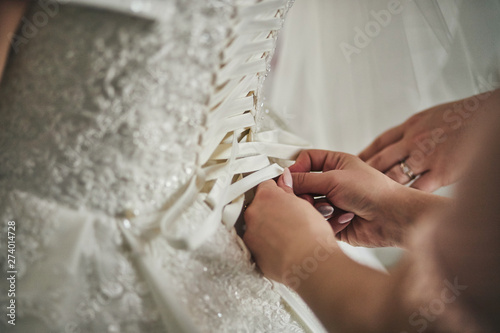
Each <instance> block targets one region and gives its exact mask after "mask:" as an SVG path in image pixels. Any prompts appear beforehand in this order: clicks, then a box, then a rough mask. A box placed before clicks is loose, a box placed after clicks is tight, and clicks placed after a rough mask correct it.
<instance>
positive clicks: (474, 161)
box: [244, 94, 500, 332]
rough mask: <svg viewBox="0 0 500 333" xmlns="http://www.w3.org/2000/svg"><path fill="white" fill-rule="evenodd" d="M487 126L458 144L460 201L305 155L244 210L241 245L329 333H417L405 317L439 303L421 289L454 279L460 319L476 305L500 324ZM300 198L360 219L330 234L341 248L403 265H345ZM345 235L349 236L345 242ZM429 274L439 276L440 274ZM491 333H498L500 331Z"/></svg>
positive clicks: (432, 324)
mask: <svg viewBox="0 0 500 333" xmlns="http://www.w3.org/2000/svg"><path fill="white" fill-rule="evenodd" d="M487 104H488V105H486V107H487V108H488V109H492V110H493V109H498V108H500V96H499V95H498V94H492V95H491V98H489V99H488V101H487ZM491 117H493V118H492V119H489V118H491ZM484 123H485V124H486V125H484V124H483V125H479V126H478V129H479V131H477V132H479V133H478V134H476V133H475V134H474V135H473V136H471V139H470V140H468V141H467V143H466V144H464V151H463V153H464V155H465V156H468V157H469V160H468V164H469V166H470V167H469V169H468V171H467V174H468V178H467V179H466V181H464V182H463V183H462V184H460V186H459V188H458V199H455V200H457V201H455V200H453V201H451V200H449V199H444V198H440V197H437V196H434V195H432V194H429V193H425V192H422V191H418V190H414V189H411V188H408V187H405V186H402V185H401V184H398V183H396V182H394V181H392V180H390V179H389V178H388V177H386V176H385V175H383V174H382V173H380V172H379V171H376V170H374V169H372V168H371V167H369V166H368V165H366V164H364V163H363V162H362V161H361V160H359V159H358V158H356V157H354V156H351V155H347V154H343V153H336V152H325V151H305V152H303V153H302V154H301V155H300V156H299V158H298V160H297V163H296V164H295V165H294V166H292V167H291V169H292V171H299V172H293V173H292V178H293V183H292V184H291V185H292V187H290V186H287V185H285V181H284V180H283V178H284V176H282V177H280V178H279V179H278V182H277V183H275V182H274V181H267V182H264V183H262V184H261V185H259V187H258V188H257V191H256V195H255V198H254V201H253V202H252V204H251V205H250V206H249V207H248V208H247V210H246V211H245V220H246V223H247V231H246V233H245V235H244V241H245V243H246V244H247V246H248V247H249V249H250V250H251V251H252V253H253V255H254V258H255V261H256V263H257V264H258V266H259V267H260V268H261V270H262V272H263V274H264V275H265V276H267V277H269V278H271V279H273V280H275V281H278V282H281V283H284V284H286V285H288V286H289V287H291V288H293V289H295V290H296V291H297V292H298V293H299V295H301V296H302V298H303V299H304V300H305V301H306V302H307V303H308V305H309V306H310V307H311V309H312V310H313V311H314V312H315V314H316V315H317V316H318V318H319V319H320V320H321V321H322V323H323V324H324V326H325V327H326V328H327V329H328V330H331V331H340V332H401V331H405V330H406V331H414V330H415V327H414V326H411V325H410V321H409V318H410V316H411V314H412V313H414V312H415V311H417V310H418V309H420V308H422V307H424V308H425V307H426V306H428V304H429V302H430V301H431V300H433V299H439V297H441V296H440V294H439V292H440V290H439V291H437V292H436V294H432V292H433V289H432V288H430V287H431V285H424V286H423V287H422V283H423V282H426V281H427V280H425V279H430V280H432V278H435V279H436V281H437V282H438V284H439V283H440V287H441V288H442V285H443V280H444V278H446V279H447V280H448V281H454V278H456V277H459V281H460V282H461V283H464V284H465V285H467V286H468V289H467V291H462V293H463V294H466V296H463V297H462V298H461V302H463V304H462V303H460V304H461V306H462V305H463V306H464V309H465V311H470V312H469V313H471V314H472V313H474V312H473V311H475V310H474V309H477V306H480V307H481V308H482V309H483V310H484V311H483V312H481V316H483V314H484V316H483V317H484V318H481V319H483V320H484V322H483V323H484V325H485V327H486V326H487V325H489V324H492V325H497V324H498V323H495V320H496V319H494V318H496V309H498V308H499V306H500V304H499V302H500V301H499V300H500V289H499V288H498V286H497V283H496V281H497V276H498V274H499V272H500V257H499V256H500V254H499V253H500V244H499V242H498V238H499V237H500V227H499V224H498V223H497V218H496V217H497V216H498V214H500V207H499V206H498V197H499V195H500V194H499V193H500V192H499V188H500V174H499V173H498V172H497V170H496V169H497V167H498V164H499V163H500V157H499V156H500V131H499V130H498V129H499V128H500V117H499V116H497V115H496V114H495V113H491V114H490V115H489V116H488V119H487V121H485V122H484ZM488 123H491V124H493V125H495V126H494V127H493V129H492V130H486V128H487V125H488ZM491 124H490V125H491ZM493 125H491V126H493ZM485 135H486V138H485V137H484V136H485ZM476 136H483V137H482V138H480V139H476ZM478 146H481V147H484V148H485V149H482V150H478V149H477V147H478ZM478 162H480V163H478ZM307 170H318V171H323V173H321V174H317V173H307V172H305V171H307ZM287 183H289V182H287ZM308 191H309V192H308ZM305 192H308V193H309V194H316V193H321V194H325V195H326V196H327V197H328V199H329V200H330V201H331V202H332V203H334V204H335V205H338V206H339V207H341V208H343V209H345V210H349V211H353V212H355V213H356V214H357V215H358V214H359V216H357V218H356V219H355V220H353V222H352V223H351V224H350V225H349V226H348V227H347V228H345V229H343V230H342V231H340V232H337V233H340V235H341V238H342V239H344V240H346V241H349V242H351V243H354V244H358V243H362V244H365V243H367V244H366V245H370V244H372V245H374V244H381V243H382V244H391V243H394V244H399V245H403V246H407V247H408V250H409V252H408V253H409V254H408V255H407V258H406V259H405V260H403V261H402V263H401V264H399V266H398V267H396V269H395V270H394V271H393V272H391V274H390V275H385V274H382V273H379V272H376V271H374V270H372V269H370V268H367V267H364V266H361V265H359V264H357V263H355V262H354V261H352V260H350V259H349V258H348V257H347V256H345V255H344V254H343V253H342V252H341V251H340V250H339V248H338V247H337V245H336V242H334V241H332V239H334V237H335V236H334V235H335V232H336V231H335V230H334V229H335V227H332V226H331V225H330V224H329V223H328V222H327V221H325V220H324V219H323V217H322V216H321V214H319V213H318V212H317V211H316V210H315V208H314V206H313V205H312V204H311V203H310V202H308V201H307V200H303V199H301V198H300V197H298V196H297V194H303V193H305ZM372 225H376V226H377V227H375V228H373V227H372ZM349 228H352V230H353V231H351V232H350V233H347V235H342V234H343V233H344V232H345V230H348V229H349ZM429 228H430V230H431V232H428V230H429ZM398 229H399V230H398ZM358 230H359V231H358ZM419 238H420V240H419V242H416V241H414V239H419ZM421 238H423V239H421ZM409 240H410V241H409ZM324 244H327V245H324ZM422 244H423V245H422ZM318 249H319V250H318ZM423 250H425V251H423ZM438 250H439V251H438ZM433 251H434V252H433ZM438 252H439V253H438ZM423 263H436V266H433V265H432V264H431V265H429V266H426V265H423ZM311 267H312V268H311ZM429 267H431V268H432V267H439V268H440V269H442V270H443V271H442V272H441V271H440V272H439V274H440V275H438V273H437V272H436V271H434V270H432V269H431V268H429ZM419 288H420V289H419ZM422 288H423V289H422ZM427 292H429V293H430V294H429V295H427ZM411 295H413V296H411ZM415 295H417V297H414V296H415ZM425 297H428V298H425ZM467 301H469V302H470V303H467ZM458 304H459V303H454V304H453V306H458ZM468 304H471V307H468ZM450 308H452V305H450V306H449V307H448V308H447V311H448V309H450ZM483 323H482V324H483ZM426 325H428V326H429V327H428V331H436V330H439V328H440V325H444V324H443V323H442V321H441V319H440V318H439V319H437V320H433V321H430V320H429V321H427V322H426ZM493 327H494V329H493V331H498V328H499V327H500V324H498V326H493ZM448 331H449V330H448Z"/></svg>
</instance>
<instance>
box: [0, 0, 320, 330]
mask: <svg viewBox="0 0 500 333" xmlns="http://www.w3.org/2000/svg"><path fill="white" fill-rule="evenodd" d="M290 6H291V1H287V0H262V1H258V0H204V1H197V0H183V1H174V0H144V1H138V0H131V1H118V0H106V1H102V0H100V1H94V0H86V1H83V0H78V1H76V0H75V1H64V3H63V2H57V1H55V2H47V1H40V2H37V3H36V4H32V5H30V8H29V10H28V12H27V14H26V15H25V17H24V18H23V22H22V26H21V28H20V29H19V31H18V33H17V34H16V35H14V36H13V43H12V49H13V52H12V54H11V58H10V61H9V64H8V65H7V68H6V70H5V75H4V77H3V80H2V84H1V85H0V126H1V127H0V216H1V217H0V218H1V221H2V226H4V229H2V234H1V236H0V237H1V238H0V251H1V253H2V256H1V258H2V265H1V266H2V270H3V271H4V272H6V271H8V270H10V271H14V270H15V272H16V296H15V302H16V303H15V304H16V321H15V323H16V325H15V326H13V325H11V324H8V323H7V320H8V319H9V318H8V317H6V316H5V315H4V314H3V313H2V320H0V325H2V326H3V328H6V329H7V331H11V330H12V331H18V332H305V331H315V332H321V331H322V330H323V329H322V327H321V325H320V324H319V323H318V322H317V320H316V319H315V317H314V316H313V315H312V313H311V312H310V311H309V309H308V308H307V307H306V306H305V305H304V304H303V303H302V302H301V301H300V299H298V298H297V296H295V294H293V293H291V292H290V291H288V290H287V289H286V288H285V287H283V286H281V285H278V284H273V283H272V282H271V281H269V280H267V279H264V278H263V277H262V276H261V275H260V274H259V273H258V272H257V271H256V269H255V267H254V264H252V262H251V260H250V255H249V253H248V251H247V250H246V248H245V246H244V244H243V243H242V241H241V239H240V238H239V236H238V235H237V234H236V232H235V229H234V227H233V225H234V224H235V221H236V220H237V218H238V215H239V214H240V212H241V209H242V206H243V203H244V193H245V192H246V191H248V190H249V189H251V188H252V187H253V186H255V185H256V184H258V183H259V182H261V181H263V180H266V179H270V178H273V177H276V176H277V175H279V174H280V173H281V171H282V169H281V167H280V166H279V165H277V164H275V163H274V162H276V161H278V162H280V163H281V162H284V161H285V160H290V159H292V158H293V157H294V156H295V155H296V154H297V152H298V151H299V150H300V149H301V144H302V142H301V141H300V140H299V139H298V138H296V137H294V136H293V135H290V134H288V133H286V132H284V131H280V130H278V129H276V128H274V127H273V126H270V125H269V123H268V122H267V121H263V118H264V117H265V112H264V111H263V110H262V98H261V89H262V82H263V80H264V77H265V76H266V73H267V70H268V67H269V62H270V59H271V56H272V53H273V49H274V45H275V39H276V34H277V31H278V30H279V29H280V27H281V25H282V21H283V18H284V16H285V14H286V12H287V11H288V9H289V7H290ZM7 221H14V222H15V226H16V230H15V250H16V251H15V265H14V266H13V267H10V266H9V268H7V264H6V260H5V256H4V255H5V253H7V231H6V229H5V226H6V223H7ZM221 221H222V223H221ZM6 283H7V282H6V279H2V281H1V282H0V285H1V286H2V292H1V293H0V303H1V304H2V309H5V306H4V305H5V304H7V303H8V302H9V301H10V299H8V296H7V293H6V292H5V290H7V288H6V287H7V285H6ZM9 297H10V296H9ZM3 328H2V332H4V331H5V330H4V329H3Z"/></svg>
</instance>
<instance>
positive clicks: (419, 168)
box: [385, 158, 427, 185]
mask: <svg viewBox="0 0 500 333" xmlns="http://www.w3.org/2000/svg"><path fill="white" fill-rule="evenodd" d="M404 163H405V164H406V165H407V166H408V168H409V169H410V171H411V172H412V173H413V175H414V177H413V179H414V178H415V177H416V176H418V175H420V174H421V173H424V172H425V171H427V170H425V169H424V168H423V165H422V164H416V163H414V162H413V160H412V159H411V158H409V159H407V160H406V161H405V162H404ZM385 174H386V175H387V176H388V177H389V178H391V179H393V180H395V181H396V182H398V183H400V184H403V185H405V184H408V183H409V182H410V181H412V180H413V179H412V178H411V177H410V176H411V174H410V175H409V174H407V173H404V170H403V168H402V167H401V163H397V164H396V165H394V166H393V167H392V168H391V169H390V170H389V171H387V172H386V173H385Z"/></svg>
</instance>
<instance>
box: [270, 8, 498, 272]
mask: <svg viewBox="0 0 500 333" xmlns="http://www.w3.org/2000/svg"><path fill="white" fill-rule="evenodd" d="M499 38H500V1H498V0H481V1H467V0H418V1H410V0H307V1H306V0H298V1H296V2H295V4H294V6H293V7H292V9H291V11H290V13H289V16H288V19H287V20H286V23H285V28H284V30H283V32H282V33H281V35H280V38H279V46H278V49H277V53H276V56H275V58H274V62H273V68H272V71H271V74H270V76H269V77H268V80H267V81H266V104H267V105H268V106H269V107H270V108H271V109H272V110H273V112H274V113H275V114H276V115H277V116H278V117H279V118H281V119H282V120H283V121H284V122H285V123H286V124H287V126H288V127H289V128H290V129H291V130H292V132H295V133H296V134H298V135H299V136H301V137H303V138H305V139H307V140H308V141H309V142H311V144H312V145H313V146H314V147H315V148H322V149H330V150H338V151H344V152H348V153H351V154H358V153H359V152H360V151H361V150H362V149H363V148H365V147H366V146H367V145H368V144H369V143H370V142H371V141H373V139H375V137H376V136H378V135H379V134H381V133H382V132H384V131H385V130H387V129H389V128H390V127H393V126H396V125H399V124H400V123H402V122H404V121H405V120H406V119H407V118H408V117H410V116H411V115H412V114H414V113H416V112H418V111H421V110H425V109H427V108H429V107H432V106H435V105H438V104H441V103H445V102H450V101H453V100H457V99H461V98H465V97H468V96H471V95H474V94H478V93H480V92H484V91H489V90H492V89H495V88H498V87H500V71H499V69H500V42H499ZM439 193H440V194H445V195H449V193H450V189H444V190H441V191H440V192H439ZM376 253H377V255H378V256H379V258H380V259H381V260H382V262H383V263H385V264H386V265H389V266H390V265H391V264H393V263H394V261H395V260H396V259H397V258H398V257H399V255H400V251H397V250H393V249H382V250H377V251H376Z"/></svg>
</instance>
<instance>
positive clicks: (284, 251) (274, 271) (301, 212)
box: [243, 169, 337, 285]
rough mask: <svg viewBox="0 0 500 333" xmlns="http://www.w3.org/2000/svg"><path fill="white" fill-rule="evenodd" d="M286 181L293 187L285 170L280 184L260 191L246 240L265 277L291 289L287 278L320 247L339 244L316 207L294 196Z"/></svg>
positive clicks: (250, 214)
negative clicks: (320, 245)
mask: <svg viewBox="0 0 500 333" xmlns="http://www.w3.org/2000/svg"><path fill="white" fill-rule="evenodd" d="M284 178H286V180H287V182H286V183H288V185H292V184H291V182H292V180H291V176H290V171H288V170H287V169H285V173H284V176H281V177H280V178H279V179H278V183H277V184H276V183H275V182H274V181H273V180H268V181H266V182H263V183H262V184H260V185H259V186H258V187H257V191H256V194H255V197H254V199H253V202H252V204H251V205H250V206H248V208H247V209H246V211H245V222H246V226H247V229H246V232H245V235H244V236H243V240H244V241H245V243H246V244H247V246H248V248H249V249H250V251H251V252H252V254H253V256H254V258H255V261H256V262H257V264H258V266H259V267H260V269H261V270H262V272H263V273H264V275H265V276H267V277H268V278H271V279H273V280H275V281H278V282H283V283H286V284H288V285H290V284H291V282H293V281H287V274H288V275H290V274H289V273H291V270H292V268H293V267H300V266H301V263H302V262H303V261H304V259H305V258H307V257H310V256H313V254H314V253H315V250H316V251H317V248H318V246H319V244H322V245H323V246H325V244H328V245H327V246H329V247H334V248H335V247H337V244H336V242H335V237H334V234H333V231H332V229H331V227H330V225H329V224H328V223H327V222H326V221H325V219H324V218H323V217H322V216H321V214H320V213H319V212H317V211H316V209H314V207H313V206H311V205H310V204H309V203H307V202H306V201H305V200H302V199H300V198H298V197H296V196H295V195H294V193H293V190H292V188H291V187H290V186H287V185H286V184H285V180H284ZM329 250H331V249H329ZM323 251H324V249H323ZM292 278H294V279H296V277H295V276H294V277H292ZM295 285H297V284H296V283H295Z"/></svg>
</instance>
